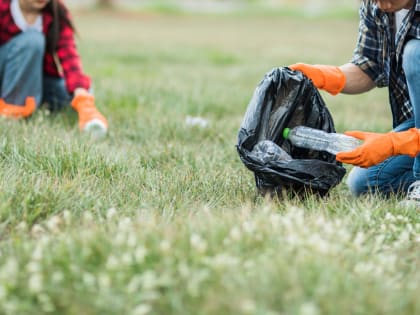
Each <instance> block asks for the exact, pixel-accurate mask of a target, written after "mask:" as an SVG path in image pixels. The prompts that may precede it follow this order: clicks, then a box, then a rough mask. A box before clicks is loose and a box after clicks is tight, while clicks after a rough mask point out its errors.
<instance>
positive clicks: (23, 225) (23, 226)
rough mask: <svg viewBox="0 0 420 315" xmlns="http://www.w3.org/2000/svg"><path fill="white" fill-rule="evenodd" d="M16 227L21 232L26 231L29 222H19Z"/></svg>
mask: <svg viewBox="0 0 420 315" xmlns="http://www.w3.org/2000/svg"><path fill="white" fill-rule="evenodd" d="M16 229H17V230H18V231H20V232H24V231H26V230H27V229H28V224H27V223H26V222H25V221H21V222H19V224H18V225H17V226H16Z"/></svg>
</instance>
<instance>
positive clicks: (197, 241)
mask: <svg viewBox="0 0 420 315" xmlns="http://www.w3.org/2000/svg"><path fill="white" fill-rule="evenodd" d="M190 244H191V247H192V248H193V249H195V250H196V251H197V252H198V253H204V252H205V251H206V250H207V242H206V241H205V240H204V239H203V238H202V237H201V236H200V235H198V234H192V235H191V238H190Z"/></svg>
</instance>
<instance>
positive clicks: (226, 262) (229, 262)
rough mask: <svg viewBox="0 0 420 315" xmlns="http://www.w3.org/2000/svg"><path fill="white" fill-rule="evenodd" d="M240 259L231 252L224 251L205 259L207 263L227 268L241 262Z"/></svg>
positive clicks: (216, 267) (217, 267)
mask: <svg viewBox="0 0 420 315" xmlns="http://www.w3.org/2000/svg"><path fill="white" fill-rule="evenodd" d="M239 262H240V260H239V258H237V257H233V256H231V255H229V254H226V253H222V254H218V255H216V256H214V257H210V258H207V259H205V263H207V264H208V265H210V266H211V267H213V268H215V269H225V268H230V267H235V266H237V265H238V264H239Z"/></svg>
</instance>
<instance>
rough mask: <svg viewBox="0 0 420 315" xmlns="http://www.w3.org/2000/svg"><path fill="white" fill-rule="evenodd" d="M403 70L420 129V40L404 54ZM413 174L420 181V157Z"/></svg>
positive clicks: (415, 120) (409, 43) (408, 45)
mask: <svg viewBox="0 0 420 315" xmlns="http://www.w3.org/2000/svg"><path fill="white" fill-rule="evenodd" d="M403 69H404V73H405V77H406V80H407V85H408V92H409V95H410V102H411V104H412V106H413V112H414V126H415V127H416V128H418V129H420V84H419V82H420V40H419V39H411V40H410V41H408V42H407V44H406V45H405V47H404V52H403ZM413 173H414V177H415V178H416V179H420V157H416V158H415V159H414V165H413Z"/></svg>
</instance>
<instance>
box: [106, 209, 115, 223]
mask: <svg viewBox="0 0 420 315" xmlns="http://www.w3.org/2000/svg"><path fill="white" fill-rule="evenodd" d="M116 214H117V209H115V208H109V209H108V211H107V212H106V218H107V220H111V219H112V218H113V217H115V215H116Z"/></svg>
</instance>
